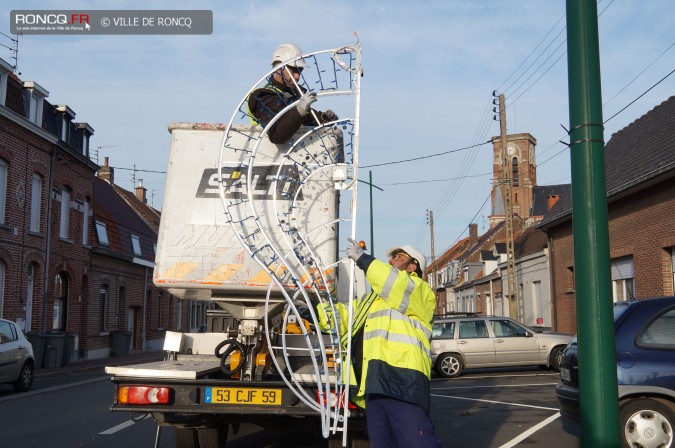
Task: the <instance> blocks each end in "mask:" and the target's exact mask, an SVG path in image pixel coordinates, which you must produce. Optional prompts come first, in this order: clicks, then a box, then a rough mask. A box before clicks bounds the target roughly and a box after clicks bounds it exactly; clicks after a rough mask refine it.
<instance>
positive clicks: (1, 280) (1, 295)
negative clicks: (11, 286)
mask: <svg viewBox="0 0 675 448" xmlns="http://www.w3.org/2000/svg"><path fill="white" fill-rule="evenodd" d="M5 272H6V269H5V263H3V262H2V261H0V317H2V309H3V307H4V304H5Z"/></svg>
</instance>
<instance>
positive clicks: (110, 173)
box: [98, 157, 115, 185]
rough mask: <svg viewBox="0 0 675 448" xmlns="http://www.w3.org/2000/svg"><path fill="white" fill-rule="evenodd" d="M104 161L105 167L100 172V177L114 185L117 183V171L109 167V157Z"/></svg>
mask: <svg viewBox="0 0 675 448" xmlns="http://www.w3.org/2000/svg"><path fill="white" fill-rule="evenodd" d="M104 160H105V162H104V165H103V166H102V167H101V168H100V169H99V170H98V177H99V178H100V179H103V180H104V181H106V182H108V183H109V184H110V185H112V184H114V183H115V169H114V168H111V167H110V166H108V158H107V157H104Z"/></svg>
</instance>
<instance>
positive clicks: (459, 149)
mask: <svg viewBox="0 0 675 448" xmlns="http://www.w3.org/2000/svg"><path fill="white" fill-rule="evenodd" d="M488 143H490V141H489V140H488V141H487V142H483V143H478V144H476V145H471V146H465V147H464V148H458V149H451V150H449V151H443V152H439V153H436V154H429V155H427V156H419V157H415V158H414V159H405V160H397V161H395V162H382V163H375V164H373V165H363V166H360V167H359V168H372V167H375V166H385V165H395V164H397V163H405V162H416V161H418V160H422V159H430V158H432V157H438V156H444V155H446V154H452V153H454V152H460V151H466V150H467V149H471V148H476V147H478V146H483V145H487V144H488Z"/></svg>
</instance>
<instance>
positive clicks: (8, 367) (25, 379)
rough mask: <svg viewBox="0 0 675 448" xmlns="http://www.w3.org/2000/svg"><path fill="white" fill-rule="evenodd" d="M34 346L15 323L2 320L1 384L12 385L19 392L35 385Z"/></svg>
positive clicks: (0, 324)
mask: <svg viewBox="0 0 675 448" xmlns="http://www.w3.org/2000/svg"><path fill="white" fill-rule="evenodd" d="M34 371H35V359H34V358H33V346H32V345H31V344H30V342H28V340H27V339H26V337H25V336H24V334H23V332H21V330H19V328H18V327H17V326H16V324H15V323H14V322H11V321H9V320H5V319H0V384H11V385H12V386H13V387H14V390H15V391H17V392H26V391H28V390H30V388H31V386H32V385H33V372H34Z"/></svg>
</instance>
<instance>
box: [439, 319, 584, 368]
mask: <svg viewBox="0 0 675 448" xmlns="http://www.w3.org/2000/svg"><path fill="white" fill-rule="evenodd" d="M571 339H572V335H565V334H556V333H539V332H537V331H536V330H534V329H532V328H529V327H527V326H526V325H524V324H521V323H520V322H517V321H515V320H513V319H511V318H509V317H504V316H480V315H477V314H466V315H458V316H452V317H442V318H437V319H434V323H433V330H432V335H431V362H432V364H433V366H434V368H435V370H436V372H438V374H439V375H440V376H442V377H445V378H454V377H457V376H459V375H461V374H462V372H463V371H464V370H465V369H474V368H479V367H504V366H530V365H539V366H542V367H546V368H551V369H553V370H555V371H557V370H558V367H559V365H560V364H559V360H560V356H561V353H562V350H563V348H564V347H565V346H566V345H567V343H569V342H570V340H571Z"/></svg>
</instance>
